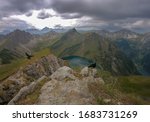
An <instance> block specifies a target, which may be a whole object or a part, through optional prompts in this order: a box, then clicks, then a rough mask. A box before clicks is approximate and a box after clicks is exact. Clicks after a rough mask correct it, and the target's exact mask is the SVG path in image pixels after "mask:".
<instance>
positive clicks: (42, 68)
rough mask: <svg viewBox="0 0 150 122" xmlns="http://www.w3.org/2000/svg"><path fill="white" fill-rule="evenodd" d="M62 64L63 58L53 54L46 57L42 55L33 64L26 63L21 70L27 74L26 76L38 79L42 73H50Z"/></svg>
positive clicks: (47, 74)
mask: <svg viewBox="0 0 150 122" xmlns="http://www.w3.org/2000/svg"><path fill="white" fill-rule="evenodd" d="M63 65H64V62H63V60H61V59H58V58H56V57H55V56H54V55H49V56H47V57H42V58H41V59H40V60H39V61H37V62H35V63H34V64H31V65H28V66H27V67H26V68H25V69H24V70H23V72H24V73H25V74H27V76H30V77H33V78H35V79H38V78H40V77H42V76H43V75H46V76H49V75H51V74H52V73H54V72H55V71H56V70H57V69H58V68H60V67H61V66H63Z"/></svg>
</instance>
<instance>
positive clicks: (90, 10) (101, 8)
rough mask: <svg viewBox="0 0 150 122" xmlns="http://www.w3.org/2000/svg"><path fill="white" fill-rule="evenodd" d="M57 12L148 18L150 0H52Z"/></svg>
mask: <svg viewBox="0 0 150 122" xmlns="http://www.w3.org/2000/svg"><path fill="white" fill-rule="evenodd" d="M52 7H53V9H54V10H56V11H57V12H59V13H61V14H63V13H79V14H81V15H83V16H90V17H94V18H99V19H104V20H105V19H106V20H112V19H124V18H134V17H136V18H150V14H149V11H150V0H53V2H52Z"/></svg>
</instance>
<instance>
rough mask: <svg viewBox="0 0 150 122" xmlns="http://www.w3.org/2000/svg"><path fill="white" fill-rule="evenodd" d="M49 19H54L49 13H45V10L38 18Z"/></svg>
mask: <svg viewBox="0 0 150 122" xmlns="http://www.w3.org/2000/svg"><path fill="white" fill-rule="evenodd" d="M49 17H52V15H51V14H49V13H47V12H46V11H44V10H42V11H41V12H40V13H39V14H38V16H37V18H39V19H47V18H49Z"/></svg>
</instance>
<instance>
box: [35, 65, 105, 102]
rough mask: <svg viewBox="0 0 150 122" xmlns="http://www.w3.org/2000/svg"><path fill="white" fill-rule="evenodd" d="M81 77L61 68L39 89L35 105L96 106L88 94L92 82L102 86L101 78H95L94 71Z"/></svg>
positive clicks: (70, 70)
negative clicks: (39, 92)
mask: <svg viewBox="0 0 150 122" xmlns="http://www.w3.org/2000/svg"><path fill="white" fill-rule="evenodd" d="M87 70H88V71H89V70H90V74H86V77H85V76H82V75H81V74H79V73H77V72H75V71H73V70H72V69H71V68H69V67H66V66H64V67H61V68H59V69H58V70H57V71H56V72H54V73H53V74H52V75H51V80H50V81H49V82H47V83H46V84H45V85H44V86H43V87H42V89H41V94H40V96H39V99H38V103H37V104H41V105H43V104H46V105H48V104H49V105H57V104H58V105H83V104H84V105H86V104H96V100H95V97H94V96H93V95H92V94H91V93H90V92H89V88H88V85H89V83H92V82H98V83H100V84H104V81H103V80H102V79H101V78H95V71H96V70H94V69H87Z"/></svg>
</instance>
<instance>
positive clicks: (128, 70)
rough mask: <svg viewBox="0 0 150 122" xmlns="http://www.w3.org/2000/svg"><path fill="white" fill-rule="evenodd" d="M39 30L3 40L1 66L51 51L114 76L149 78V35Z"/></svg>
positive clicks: (0, 38) (14, 34)
mask: <svg viewBox="0 0 150 122" xmlns="http://www.w3.org/2000/svg"><path fill="white" fill-rule="evenodd" d="M36 31H37V30H30V31H29V30H28V32H27V31H21V30H15V31H13V32H11V33H9V34H7V35H1V36H0V58H1V64H5V63H6V64H7V63H10V62H11V60H15V59H16V58H20V57H25V53H26V52H27V53H29V54H31V53H34V52H35V51H38V50H41V49H44V48H49V49H51V50H52V52H53V53H54V54H55V55H57V56H58V57H65V56H71V55H75V56H81V57H85V58H88V59H91V60H93V61H95V62H96V63H97V67H98V68H100V69H102V70H106V71H109V72H111V73H113V74H115V75H130V74H142V75H149V74H150V70H149V69H150V63H149V62H150V59H149V55H150V49H149V47H150V41H149V40H150V33H146V34H138V33H135V32H132V31H130V30H120V31H118V32H108V31H105V30H97V31H88V32H84V33H82V32H78V31H77V30H76V29H75V28H73V29H70V30H69V31H67V32H64V33H58V32H55V31H54V30H52V29H50V28H47V27H45V28H44V29H42V30H41V31H40V34H38V35H35V34H36Z"/></svg>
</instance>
